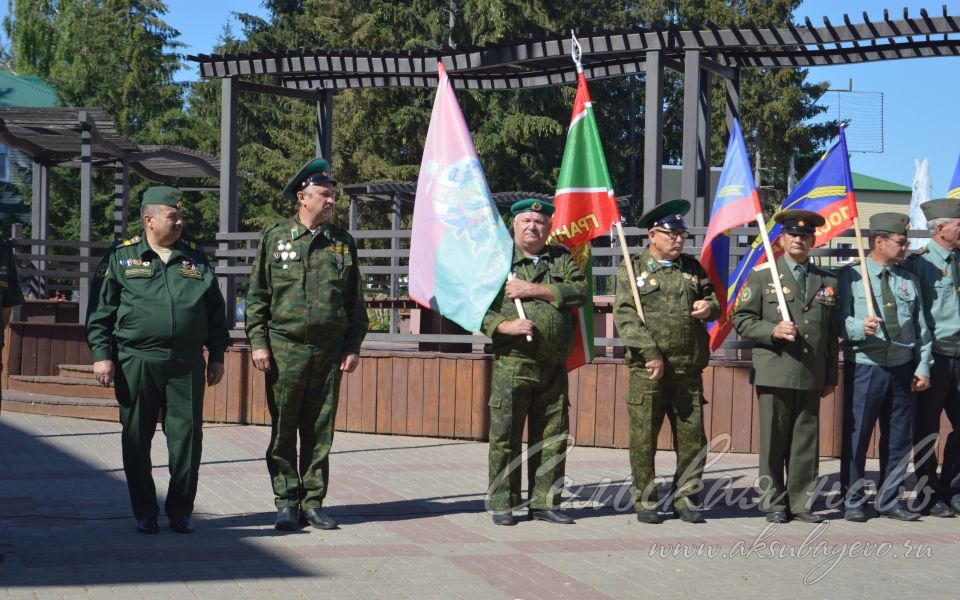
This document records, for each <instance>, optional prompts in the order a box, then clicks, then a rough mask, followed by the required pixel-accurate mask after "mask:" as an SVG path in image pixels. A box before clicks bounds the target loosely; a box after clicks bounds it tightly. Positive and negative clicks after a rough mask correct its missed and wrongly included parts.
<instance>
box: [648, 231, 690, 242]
mask: <svg viewBox="0 0 960 600" xmlns="http://www.w3.org/2000/svg"><path fill="white" fill-rule="evenodd" d="M651 231H654V232H656V233H659V234H660V235H664V236H666V237H668V238H673V239H675V240H676V239H681V240H683V239H686V238H687V230H686V229H678V230H677V231H670V230H669V229H651Z"/></svg>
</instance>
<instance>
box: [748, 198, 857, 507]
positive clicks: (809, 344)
mask: <svg viewBox="0 0 960 600" xmlns="http://www.w3.org/2000/svg"><path fill="white" fill-rule="evenodd" d="M774 220H775V221H776V222H777V223H780V224H781V226H782V227H783V233H782V235H781V236H780V244H781V246H782V247H783V250H784V253H783V255H782V256H780V257H779V258H778V259H777V261H776V266H777V270H778V272H779V274H780V283H781V284H782V286H783V294H784V296H785V298H786V304H787V311H788V312H789V314H787V315H781V314H780V311H779V308H778V302H777V294H776V290H775V289H774V283H773V277H772V275H771V269H770V264H769V263H766V264H763V265H760V266H759V267H756V268H754V270H753V271H752V272H751V273H750V276H749V278H748V279H747V285H746V287H745V289H744V291H743V293H742V294H741V296H740V301H739V304H738V305H737V308H736V309H735V312H734V314H733V324H734V327H736V329H737V331H738V332H739V333H740V335H741V336H742V337H744V338H745V339H748V340H752V341H753V342H755V344H756V346H755V347H754V349H753V368H752V369H751V371H750V381H751V383H753V384H754V385H756V387H757V399H758V402H759V407H760V482H759V487H760V490H761V494H762V496H761V498H760V510H762V511H764V512H766V513H767V521H769V522H771V523H786V522H787V521H789V520H790V518H791V516H792V517H793V518H795V519H797V520H798V521H803V522H805V523H819V522H820V521H822V520H823V517H822V516H820V515H817V514H814V513H813V512H812V507H813V502H814V493H815V486H816V482H817V474H818V472H819V460H818V459H819V444H820V441H819V440H820V398H822V397H824V396H827V395H829V394H831V393H832V392H833V390H834V388H835V387H836V384H837V371H838V368H837V353H838V350H839V347H838V337H837V336H838V330H837V322H838V320H837V296H836V288H837V280H836V277H835V276H834V275H833V274H832V273H830V272H829V271H825V270H823V269H820V268H818V267H816V266H815V265H813V264H811V263H810V262H809V260H808V258H809V255H810V248H811V247H812V246H813V240H814V234H815V232H816V228H817V227H820V226H822V225H823V224H824V223H825V221H824V218H823V217H822V216H821V215H819V214H817V213H814V212H810V211H806V210H783V211H780V212H778V213H777V214H776V215H774ZM785 471H786V477H784V472H785Z"/></svg>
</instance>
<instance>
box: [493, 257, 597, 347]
mask: <svg viewBox="0 0 960 600" xmlns="http://www.w3.org/2000/svg"><path fill="white" fill-rule="evenodd" d="M538 256H539V260H538V262H537V264H534V262H533V260H532V259H531V258H529V257H526V256H524V255H523V252H522V251H521V250H520V248H518V247H517V246H516V245H514V248H513V265H512V267H511V270H512V271H513V274H514V276H516V278H517V279H522V280H524V281H532V282H533V283H542V284H544V285H546V286H547V287H548V288H550V291H551V292H553V298H554V299H553V301H551V302H546V301H544V300H538V299H532V300H524V301H523V310H524V312H525V313H526V316H527V319H529V320H531V321H533V323H534V324H535V325H536V329H535V331H534V336H533V341H532V342H528V341H527V340H526V338H525V337H524V336H518V335H504V334H502V333H497V326H498V325H500V323H502V322H504V321H509V320H513V319H518V318H520V317H519V315H518V314H517V307H516V304H515V303H514V302H513V301H512V300H510V298H508V297H507V295H506V291H505V289H503V288H501V290H500V293H499V294H497V297H496V298H494V300H493V302H492V303H491V304H490V308H489V309H487V314H486V315H485V316H484V317H483V332H484V333H485V334H487V335H488V336H490V337H491V338H492V339H493V353H494V354H496V355H497V356H516V357H521V358H531V359H536V360H540V361H545V362H548V361H549V362H563V361H564V360H566V358H567V355H568V354H569V353H570V349H571V348H572V347H573V325H574V319H573V313H572V312H571V311H570V310H568V309H571V308H575V307H577V306H581V305H582V304H583V303H584V302H585V300H586V295H587V284H586V278H584V276H583V271H581V270H580V267H579V266H578V265H577V263H576V261H574V260H573V257H572V256H571V255H570V252H569V251H568V250H567V249H566V248H564V247H563V246H552V245H547V246H544V248H543V250H541V251H540V254H539V255H538Z"/></svg>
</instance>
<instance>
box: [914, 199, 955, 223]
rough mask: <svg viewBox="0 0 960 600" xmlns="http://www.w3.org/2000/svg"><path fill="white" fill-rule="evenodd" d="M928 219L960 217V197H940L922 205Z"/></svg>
mask: <svg viewBox="0 0 960 600" xmlns="http://www.w3.org/2000/svg"><path fill="white" fill-rule="evenodd" d="M920 210H922V211H923V216H924V217H926V219H927V220H928V221H932V220H934V219H960V198H938V199H936V200H930V201H929V202H924V203H923V204H921V205H920Z"/></svg>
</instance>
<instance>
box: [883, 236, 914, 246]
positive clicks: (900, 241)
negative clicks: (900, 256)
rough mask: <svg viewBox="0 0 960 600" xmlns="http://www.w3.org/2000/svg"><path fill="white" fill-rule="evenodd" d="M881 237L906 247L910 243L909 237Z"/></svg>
mask: <svg viewBox="0 0 960 600" xmlns="http://www.w3.org/2000/svg"><path fill="white" fill-rule="evenodd" d="M880 239H883V240H887V241H888V242H892V243H894V244H896V245H897V246H900V247H901V248H906V247H907V244H909V243H910V240H909V239H907V238H903V239H894V238H892V237H887V236H880Z"/></svg>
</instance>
